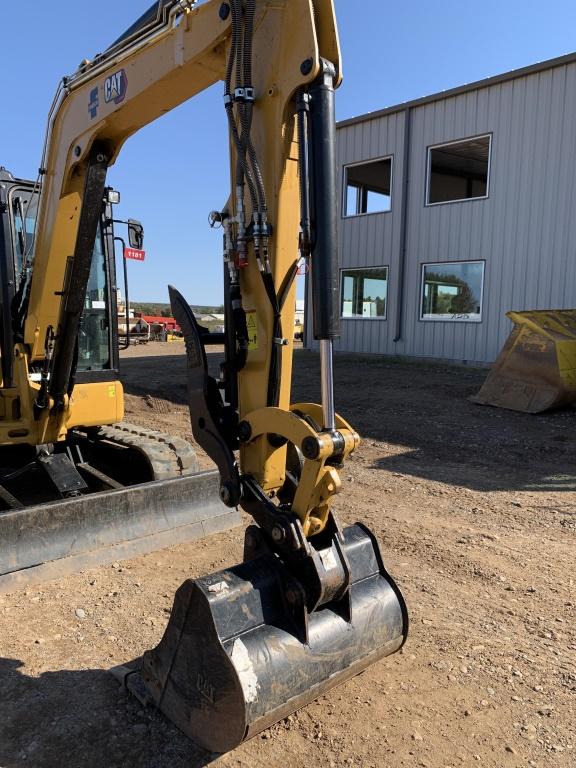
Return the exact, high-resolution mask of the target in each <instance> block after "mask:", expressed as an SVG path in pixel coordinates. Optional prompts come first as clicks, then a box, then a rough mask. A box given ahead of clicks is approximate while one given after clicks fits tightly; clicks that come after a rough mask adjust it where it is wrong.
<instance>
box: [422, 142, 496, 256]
mask: <svg viewBox="0 0 576 768" xmlns="http://www.w3.org/2000/svg"><path fill="white" fill-rule="evenodd" d="M492 138H493V133H479V134H478V135H477V136H467V137H466V138H464V139H454V140H453V141H443V142H441V143H439V144H430V145H429V146H428V147H427V148H426V153H427V155H426V186H425V188H424V207H425V208H434V206H436V205H453V204H454V203H471V202H473V201H474V200H488V198H489V197H490V180H491V176H492ZM475 139H488V173H487V174H486V194H485V195H480V196H479V197H459V198H456V199H455V200H438V202H436V203H431V202H430V182H431V174H432V150H433V149H441V148H442V147H450V146H453V145H454V144H464V143H465V142H467V141H474V140H475ZM435 263H437V262H435Z"/></svg>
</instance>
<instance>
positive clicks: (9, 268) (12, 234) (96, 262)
mask: <svg viewBox="0 0 576 768" xmlns="http://www.w3.org/2000/svg"><path fill="white" fill-rule="evenodd" d="M39 192H40V189H39V187H38V186H35V185H34V184H33V183H32V182H29V181H23V180H21V179H17V178H15V177H14V176H12V174H11V173H9V172H8V171H6V169H4V168H1V167H0V274H1V288H0V291H1V301H2V304H1V322H2V332H1V334H0V345H1V358H2V370H3V374H4V375H3V381H4V386H10V381H11V378H12V376H11V371H10V370H9V363H10V362H11V359H12V349H13V346H14V344H15V343H17V342H18V341H21V339H22V337H23V330H24V328H23V324H24V317H25V307H26V302H27V298H28V291H29V287H30V279H31V276H32V264H33V253H34V233H35V225H36V216H37V213H38V201H39ZM110 198H111V196H110V195H108V196H107V199H106V200H104V201H103V203H102V215H101V217H100V222H99V225H98V232H97V235H96V240H95V243H94V251H93V254H92V266H91V270H90V277H89V280H88V286H87V290H86V297H85V303H84V313H83V316H82V321H81V324H80V329H79V333H78V353H77V369H76V371H77V372H76V377H75V378H76V382H77V383H86V382H89V381H101V380H108V379H110V380H114V379H116V378H117V375H118V329H117V296H116V268H115V257H114V231H113V221H112V219H113V216H112V202H111V201H109V199H110ZM31 375H32V378H35V377H36V376H39V370H38V371H34V366H32V368H31Z"/></svg>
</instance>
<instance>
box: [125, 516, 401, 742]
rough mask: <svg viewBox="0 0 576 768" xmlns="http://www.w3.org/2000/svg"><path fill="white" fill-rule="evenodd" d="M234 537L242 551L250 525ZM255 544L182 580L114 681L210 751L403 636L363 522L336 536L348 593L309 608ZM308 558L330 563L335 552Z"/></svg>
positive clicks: (253, 730) (391, 590)
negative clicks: (153, 638) (150, 639)
mask: <svg viewBox="0 0 576 768" xmlns="http://www.w3.org/2000/svg"><path fill="white" fill-rule="evenodd" d="M246 535H247V542H248V550H249V551H250V552H251V553H253V551H254V549H253V548H254V541H255V539H258V538H259V537H261V532H260V529H258V528H256V527H255V526H253V527H251V528H249V529H248V531H247V534H246ZM262 547H263V550H262ZM260 548H261V549H260V551H263V553H262V554H261V555H259V556H257V557H255V558H254V559H251V560H249V561H247V562H244V563H242V564H241V565H238V566H235V567H233V568H229V569H226V570H223V571H220V572H218V573H213V574H211V575H209V576H205V577H203V578H200V579H196V580H188V581H185V582H184V583H183V584H182V586H181V587H180V589H179V590H178V592H177V593H176V598H175V601H174V606H173V609H172V614H171V617H170V621H169V623H168V627H167V628H166V631H165V633H164V637H163V638H162V640H161V641H160V643H159V645H158V646H157V647H156V648H155V649H154V650H152V651H149V652H147V653H146V654H145V655H144V658H143V662H142V667H141V670H140V672H139V673H135V674H130V675H128V677H127V679H126V683H127V686H128V688H129V689H130V690H132V691H133V692H134V693H135V694H136V695H138V696H139V697H140V698H143V697H144V699H145V700H146V699H147V700H148V701H149V700H150V699H151V700H152V701H153V702H154V703H155V704H156V706H157V707H159V709H160V710H161V711H162V712H163V713H164V714H165V715H166V716H167V717H168V718H170V720H172V721H173V722H174V723H175V724H176V725H177V726H178V728H180V730H182V731H183V732H184V733H185V734H186V735H187V736H189V737H190V738H191V739H193V740H194V741H195V742H196V743H197V744H199V745H200V746H202V747H204V748H205V749H208V750H210V751H212V752H225V751H228V750H230V749H233V748H234V747H236V746H238V745H239V744H240V743H241V742H242V741H244V740H246V739H249V738H251V737H252V736H254V735H255V734H257V733H258V732H260V731H262V730H263V729H265V728H267V727H269V726H270V725H272V724H273V723H275V722H277V721H278V720H280V719H282V718H285V717H287V716H288V715H289V714H290V713H292V712H294V711H295V710H296V709H299V708H300V707H302V706H304V705H305V704H307V703H309V702H310V701H312V700H313V699H315V698H317V697H318V696H320V695H322V694H323V693H325V692H326V691H327V690H329V689H330V688H332V687H333V686H335V685H337V684H338V683H341V682H342V681H344V680H346V679H348V678H350V677H352V676H353V675H356V674H358V673H359V672H361V671H362V670H363V669H365V668H366V667H368V666H369V665H370V664H372V663H374V662H375V661H377V660H378V659H380V658H382V657H384V656H387V655H389V654H391V653H394V651H397V650H398V649H399V648H400V647H401V646H402V644H403V643H404V640H405V638H406V634H407V629H408V618H407V612H406V606H405V603H404V600H403V598H402V595H401V594H400V591H399V589H398V588H397V586H396V585H395V583H394V581H393V580H392V579H391V577H390V576H389V575H388V573H387V572H386V570H385V568H384V564H383V562H382V558H381V555H380V550H379V547H378V544H377V542H376V541H375V539H374V537H373V536H372V534H371V533H370V532H369V531H368V530H367V529H366V528H365V527H364V526H363V525H361V524H359V523H357V524H356V525H353V526H350V527H349V528H346V529H345V530H344V532H343V535H342V541H341V547H340V552H341V554H342V556H343V561H344V562H346V563H347V565H348V567H349V577H350V579H349V587H348V590H347V591H346V593H345V595H344V596H343V597H341V598H340V599H334V600H330V601H329V602H328V603H326V604H324V605H322V606H321V607H320V608H317V609H316V610H313V611H310V610H308V608H307V607H306V601H305V594H306V585H305V584H303V583H302V582H300V581H299V580H298V578H296V577H294V576H293V575H291V574H290V568H289V567H287V566H286V564H285V563H282V562H281V560H280V559H279V558H278V557H277V556H275V555H274V554H272V553H271V552H266V551H265V549H266V547H265V544H263V539H262V540H261V541H260ZM320 557H321V558H322V560H323V561H324V562H325V564H326V570H327V571H330V570H332V568H333V566H334V565H335V563H336V555H335V551H334V550H333V549H332V548H327V549H325V550H323V551H320Z"/></svg>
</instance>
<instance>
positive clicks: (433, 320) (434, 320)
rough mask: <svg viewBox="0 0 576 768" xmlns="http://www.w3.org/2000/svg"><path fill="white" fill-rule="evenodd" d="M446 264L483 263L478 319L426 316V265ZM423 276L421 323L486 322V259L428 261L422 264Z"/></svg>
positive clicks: (420, 304)
mask: <svg viewBox="0 0 576 768" xmlns="http://www.w3.org/2000/svg"><path fill="white" fill-rule="evenodd" d="M446 264H481V265H482V284H481V287H480V313H479V314H480V317H479V318H478V320H474V319H473V318H471V317H468V318H464V317H463V318H456V317H441V316H437V317H431V316H430V315H428V316H425V315H424V312H423V309H424V276H425V273H426V267H436V266H444V265H446ZM420 268H421V270H420V271H421V276H420V298H419V301H418V304H419V311H418V321H419V322H421V323H474V325H480V324H481V323H483V322H484V283H485V279H486V259H461V260H460V261H427V262H422V263H421V264H420Z"/></svg>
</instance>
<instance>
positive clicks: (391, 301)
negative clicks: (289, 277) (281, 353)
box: [307, 54, 576, 363]
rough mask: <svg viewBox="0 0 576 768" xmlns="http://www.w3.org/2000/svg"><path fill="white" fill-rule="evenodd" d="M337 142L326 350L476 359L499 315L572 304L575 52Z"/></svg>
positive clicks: (481, 358)
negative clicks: (333, 296)
mask: <svg viewBox="0 0 576 768" xmlns="http://www.w3.org/2000/svg"><path fill="white" fill-rule="evenodd" d="M337 134H338V164H339V174H340V180H341V189H342V194H341V198H340V200H339V202H338V204H339V208H340V264H341V271H340V291H341V296H340V309H341V316H342V321H341V323H342V335H341V339H340V340H339V341H338V342H337V343H336V345H335V348H336V350H341V351H353V352H371V353H382V354H389V355H406V356H415V357H430V358H436V359H443V360H454V361H468V362H470V363H474V362H478V363H487V362H491V361H493V360H494V359H495V358H496V356H497V355H498V352H499V350H500V348H501V346H502V344H503V342H504V341H505V339H506V338H507V336H508V333H509V331H510V328H511V323H510V321H509V320H508V319H507V318H506V317H505V312H506V311H507V310H511V309H515V310H527V309H546V308H555V309H564V308H570V307H572V308H573V307H576V210H575V206H576V54H570V55H568V56H563V57H561V58H557V59H552V60H550V61H546V62H543V63H539V64H536V65H534V66H530V67H526V68H524V69H520V70H516V71H513V72H509V73H506V74H503V75H500V76H497V77H493V78H490V79H487V80H482V81H479V82H476V83H472V84H471V85H465V86H462V87H460V88H455V89H453V90H450V91H444V92H442V93H439V94H435V95H433V96H428V97H425V98H422V99H418V100H415V101H412V102H407V103H405V104H402V105H399V106H395V107H390V108H388V109H384V110H382V111H380V112H373V113H370V114H366V115H362V116H360V117H357V118H354V119H351V120H345V121H343V122H341V123H339V125H338V131H337ZM309 319H310V321H311V317H310V318H309ZM307 340H308V342H309V343H310V342H311V340H312V329H311V326H310V324H309V325H308V329H307Z"/></svg>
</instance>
